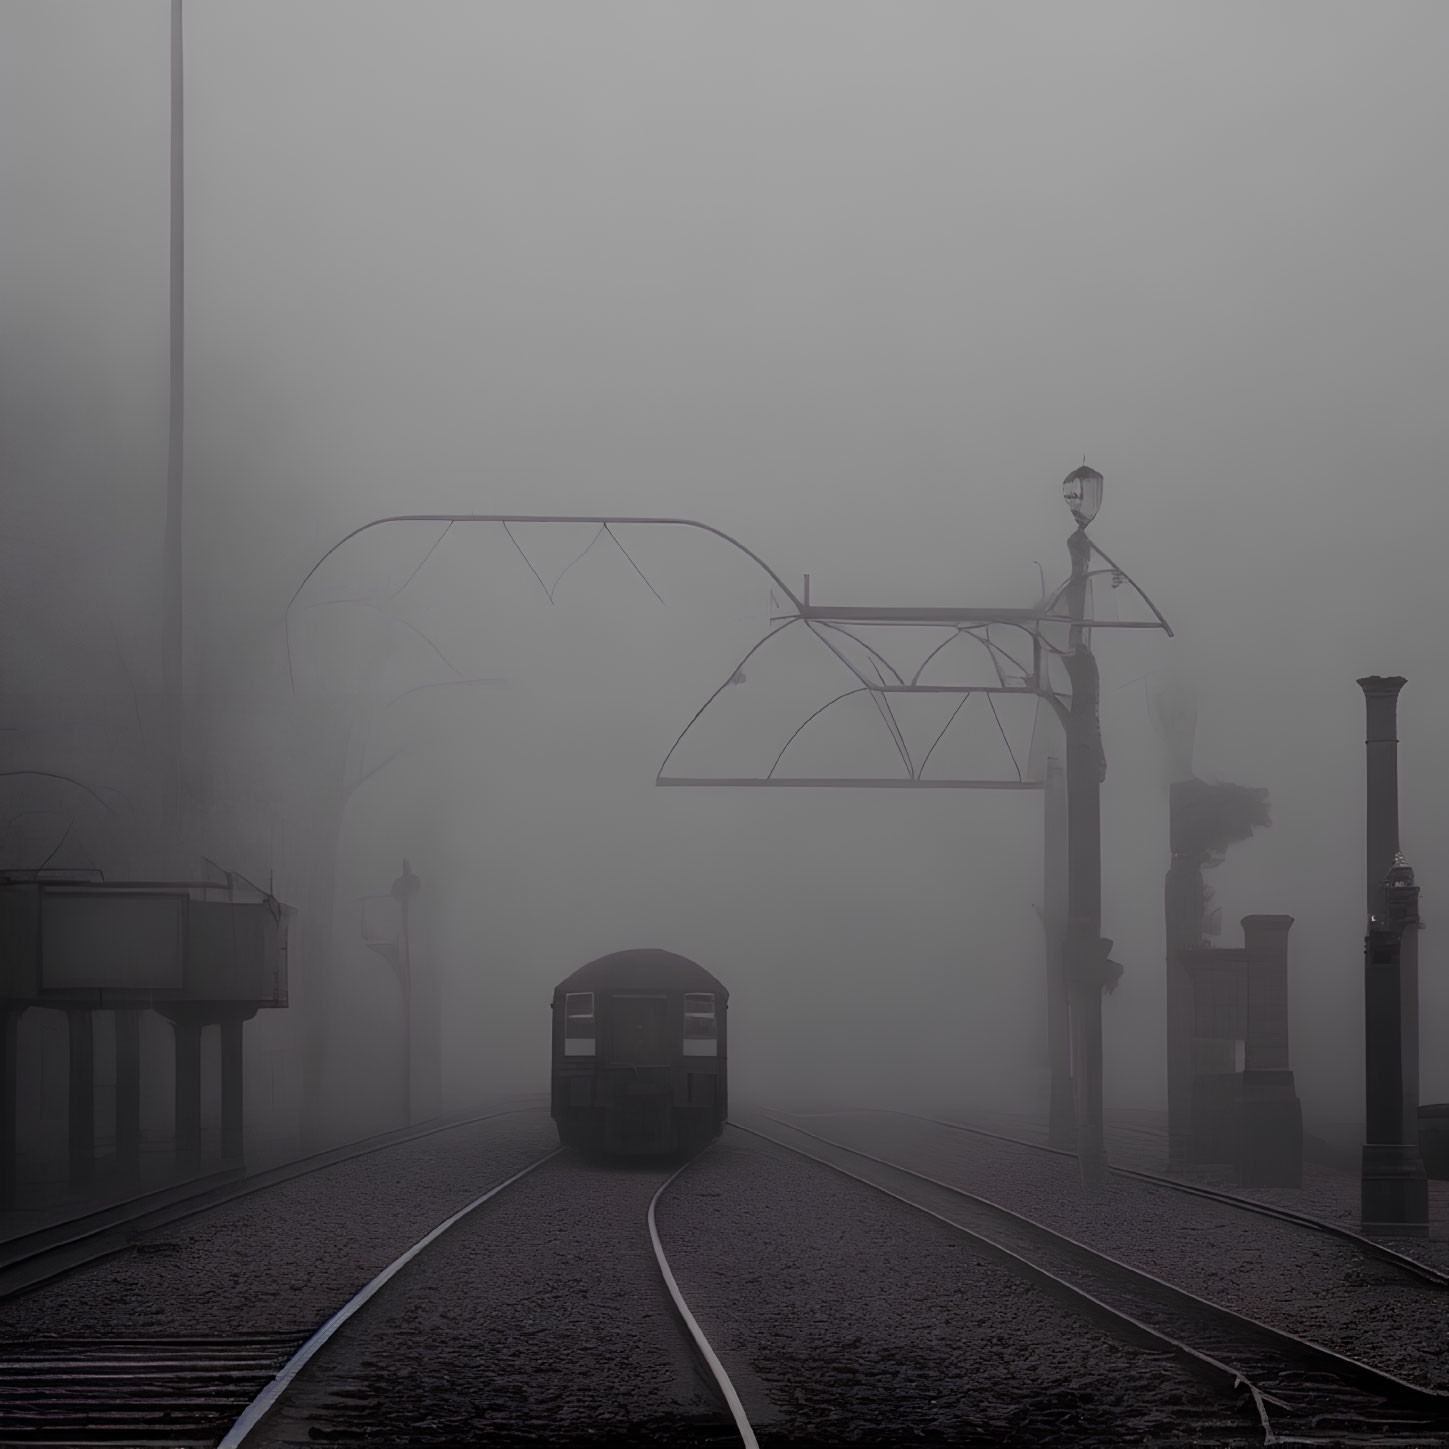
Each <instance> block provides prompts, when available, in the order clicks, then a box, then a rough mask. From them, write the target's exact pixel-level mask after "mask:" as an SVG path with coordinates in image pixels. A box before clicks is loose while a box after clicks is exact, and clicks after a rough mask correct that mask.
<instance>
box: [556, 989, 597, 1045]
mask: <svg viewBox="0 0 1449 1449" xmlns="http://www.w3.org/2000/svg"><path fill="white" fill-rule="evenodd" d="M596 1036H597V1032H596V1031H595V1029H594V993H593V992H592V991H570V992H567V993H566V994H565V996H564V1055H565V1056H566V1057H591V1056H593V1055H594V1049H595V1048H594V1041H595V1038H596Z"/></svg>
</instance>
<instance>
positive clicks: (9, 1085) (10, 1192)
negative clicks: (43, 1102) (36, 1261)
mask: <svg viewBox="0 0 1449 1449" xmlns="http://www.w3.org/2000/svg"><path fill="white" fill-rule="evenodd" d="M24 1010H25V1008H24V1007H23V1006H22V1007H21V1008H20V1009H19V1010H18V1011H17V1010H15V1009H14V1008H5V1009H0V1209H8V1208H13V1207H14V1206H15V1197H16V1189H17V1188H18V1187H19V1185H20V1173H19V1161H18V1153H19V1147H20V1144H19V1142H18V1141H17V1140H16V1128H17V1126H18V1121H17V1113H18V1108H19V1078H18V1076H17V1074H16V1058H17V1054H18V1051H19V1036H20V1017H21V1015H22V1014H23V1012H24Z"/></svg>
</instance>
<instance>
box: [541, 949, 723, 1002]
mask: <svg viewBox="0 0 1449 1449" xmlns="http://www.w3.org/2000/svg"><path fill="white" fill-rule="evenodd" d="M613 988H623V989H624V990H630V989H637V990H641V991H661V990H667V991H712V992H714V993H715V995H716V996H718V997H719V998H720V999H721V1000H722V1001H723V1000H727V999H728V997H729V992H728V991H727V990H726V989H725V986H724V983H723V982H722V981H720V980H719V978H718V977H716V976H713V975H711V974H710V972H708V971H706V970H705V969H704V967H703V966H701V965H700V964H699V962H698V961H691V960H690V959H689V957H688V956H678V955H676V954H675V953H674V952H673V951H661V950H659V949H657V948H656V947H653V946H649V947H639V948H636V949H634V950H629V951H614V952H612V953H610V954H609V955H607V956H600V957H598V958H597V960H594V961H590V962H588V964H587V965H584V966H580V967H579V969H578V970H577V971H575V972H574V973H573V975H572V976H566V977H564V979H563V980H562V981H560V982H559V984H558V985H557V986H556V987H555V988H554V995H555V996H557V995H558V994H559V993H560V992H563V991H608V990H610V989H613Z"/></svg>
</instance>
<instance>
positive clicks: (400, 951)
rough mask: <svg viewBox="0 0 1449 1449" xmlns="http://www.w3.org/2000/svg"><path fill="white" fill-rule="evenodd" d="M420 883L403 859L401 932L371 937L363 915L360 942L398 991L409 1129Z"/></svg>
mask: <svg viewBox="0 0 1449 1449" xmlns="http://www.w3.org/2000/svg"><path fill="white" fill-rule="evenodd" d="M422 886H423V883H422V881H421V880H419V879H418V877H417V876H415V875H414V874H413V870H412V866H410V865H409V864H408V861H407V857H406V856H404V857H403V863H402V874H401V875H400V876H398V878H397V879H396V880H395V881H393V883H392V890H391V891H390V892H389V894H390V895H391V896H392V898H393V900H395V901H396V902H397V903H398V905H399V907H400V908H401V910H402V929H401V933H400V934H399V936H398V939H397V940H396V941H389V940H387V939H386V938H385V937H383V936H376V935H373V934H372V932H371V931H369V930H368V928H367V920H366V916H365V915H364V918H363V930H362V939H363V943H364V944H365V945H366V946H367V948H368V950H370V951H373V952H375V953H376V954H377V955H379V956H381V957H382V959H383V960H384V961H386V962H387V964H388V965H389V966H391V967H392V969H393V971H394V973H395V974H396V976H397V980H398V985H399V986H400V987H401V988H402V1016H403V1029H402V1040H403V1120H404V1122H405V1123H406V1125H407V1126H409V1127H411V1126H412V1122H413V962H412V954H411V952H410V951H409V949H408V902H409V901H410V900H412V898H413V897H414V896H415V895H417V893H418V892H419V891H420V890H421V889H422ZM380 899H381V897H380V896H367V897H364V900H380Z"/></svg>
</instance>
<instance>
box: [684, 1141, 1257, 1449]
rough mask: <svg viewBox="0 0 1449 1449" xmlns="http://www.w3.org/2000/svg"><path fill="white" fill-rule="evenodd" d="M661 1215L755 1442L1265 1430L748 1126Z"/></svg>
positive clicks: (1134, 1440) (1043, 1441)
mask: <svg viewBox="0 0 1449 1449" xmlns="http://www.w3.org/2000/svg"><path fill="white" fill-rule="evenodd" d="M659 1229H660V1235H661V1237H662V1239H663V1241H664V1245H665V1249H666V1251H667V1252H668V1254H669V1257H670V1262H671V1264H672V1265H673V1268H674V1272H675V1275H676V1277H677V1278H678V1280H679V1284H680V1287H681V1289H682V1290H683V1292H684V1295H685V1298H686V1299H687V1300H688V1301H689V1303H690V1305H691V1308H692V1309H693V1311H694V1313H695V1315H696V1316H697V1317H698V1318H699V1320H700V1323H701V1325H702V1326H703V1327H704V1329H705V1331H706V1333H707V1334H709V1336H710V1339H711V1341H712V1343H713V1344H714V1346H715V1349H716V1351H717V1352H718V1353H719V1354H720V1357H721V1359H722V1361H723V1363H724V1365H725V1368H726V1370H727V1371H729V1372H730V1373H731V1375H732V1377H735V1379H736V1388H737V1389H738V1390H739V1391H740V1393H741V1397H742V1398H743V1400H744V1402H745V1406H746V1408H747V1410H748V1411H749V1412H750V1414H751V1417H752V1421H754V1422H755V1423H756V1427H757V1430H758V1433H759V1437H760V1443H761V1445H762V1449H770V1446H781V1449H783V1446H786V1445H789V1446H806V1445H809V1446H825V1445H864V1444H871V1445H878V1444H889V1445H926V1444H943V1445H944V1444H952V1445H968V1444H969V1445H976V1444H981V1445H986V1444H992V1445H1053V1444H1062V1445H1066V1444H1073V1445H1125V1444H1143V1443H1147V1444H1167V1443H1173V1444H1192V1443H1224V1442H1227V1443H1242V1444H1250V1443H1254V1442H1259V1441H1260V1440H1261V1434H1259V1433H1257V1432H1256V1431H1255V1428H1254V1425H1253V1423H1252V1421H1251V1419H1249V1418H1245V1417H1244V1416H1243V1415H1242V1414H1241V1413H1239V1412H1237V1411H1235V1409H1234V1406H1233V1405H1232V1404H1231V1402H1229V1401H1228V1400H1226V1399H1225V1398H1223V1397H1222V1396H1219V1395H1216V1394H1214V1393H1212V1392H1211V1391H1210V1390H1208V1389H1206V1388H1205V1387H1203V1386H1202V1385H1201V1384H1200V1383H1199V1382H1198V1381H1197V1380H1196V1379H1194V1378H1192V1377H1190V1376H1189V1375H1188V1373H1187V1372H1186V1370H1185V1369H1183V1368H1182V1367H1181V1366H1180V1365H1179V1362H1178V1361H1177V1360H1176V1359H1175V1358H1174V1357H1172V1356H1170V1355H1167V1354H1165V1353H1155V1352H1153V1351H1150V1350H1147V1349H1143V1348H1140V1347H1137V1346H1133V1345H1129V1344H1126V1343H1123V1342H1121V1341H1119V1340H1118V1339H1116V1338H1113V1337H1111V1336H1110V1335H1108V1334H1107V1333H1106V1332H1105V1331H1104V1330H1102V1329H1100V1328H1099V1327H1097V1326H1096V1325H1095V1324H1094V1323H1092V1322H1090V1321H1088V1320H1087V1319H1085V1318H1083V1317H1080V1316H1078V1315H1077V1314H1075V1313H1073V1312H1071V1311H1070V1310H1069V1309H1068V1308H1066V1307H1065V1306H1063V1305H1062V1304H1060V1303H1058V1302H1056V1301H1055V1300H1053V1299H1050V1298H1047V1297H1045V1296H1044V1295H1043V1294H1042V1293H1041V1292H1040V1291H1039V1290H1037V1289H1036V1288H1034V1287H1032V1286H1030V1285H1029V1284H1027V1283H1026V1282H1025V1281H1023V1280H1022V1279H1020V1278H1018V1277H1016V1276H1014V1275H1013V1274H1011V1273H1009V1272H1007V1271H1006V1270H1005V1269H1003V1268H1000V1267H998V1266H996V1265H995V1264H992V1263H989V1262H986V1261H985V1260H983V1259H982V1258H981V1257H979V1256H978V1255H977V1254H976V1252H975V1251H973V1250H972V1249H971V1248H970V1246H969V1245H968V1244H967V1243H966V1242H965V1240H964V1239H962V1238H961V1236H960V1235H959V1234H957V1233H955V1232H953V1231H952V1230H951V1229H950V1228H948V1227H946V1226H944V1225H942V1224H938V1223H935V1222H933V1221H931V1220H930V1219H928V1218H925V1217H923V1216H922V1215H920V1214H918V1213H916V1212H914V1211H912V1210H911V1209H909V1208H907V1207H904V1206H902V1205H899V1204H896V1203H893V1202H891V1201H890V1200H889V1199H887V1198H885V1197H883V1196H881V1195H880V1194H878V1193H876V1192H874V1191H872V1190H871V1189H870V1188H868V1187H865V1186H862V1185H858V1184H855V1183H852V1182H850V1181H848V1180H846V1179H843V1178H841V1177H839V1176H838V1175H836V1174H834V1173H831V1172H829V1171H828V1170H827V1169H825V1168H822V1167H819V1166H817V1165H816V1164H814V1163H810V1162H807V1161H804V1160H802V1159H800V1158H798V1157H794V1156H793V1155H790V1154H788V1153H786V1152H784V1151H782V1150H781V1149H778V1148H775V1147H773V1146H771V1145H769V1144H767V1143H762V1142H760V1141H759V1140H758V1139H755V1138H751V1137H749V1136H746V1135H745V1134H742V1133H740V1132H738V1131H736V1130H733V1129H727V1131H726V1134H725V1136H724V1138H723V1139H722V1140H721V1141H720V1142H719V1143H718V1144H717V1145H716V1146H715V1147H713V1148H711V1149H710V1150H709V1151H708V1152H707V1153H706V1154H704V1155H703V1156H702V1157H701V1158H700V1159H699V1160H698V1161H697V1162H696V1163H695V1164H694V1165H693V1166H692V1167H691V1168H690V1170H689V1172H688V1173H687V1174H686V1176H685V1177H684V1178H682V1179H681V1180H680V1181H679V1182H678V1183H677V1184H676V1185H675V1186H674V1187H673V1188H671V1189H670V1191H669V1192H668V1193H667V1194H666V1195H665V1197H664V1199H663V1200H662V1202H661V1204H660V1208H659Z"/></svg>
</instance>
